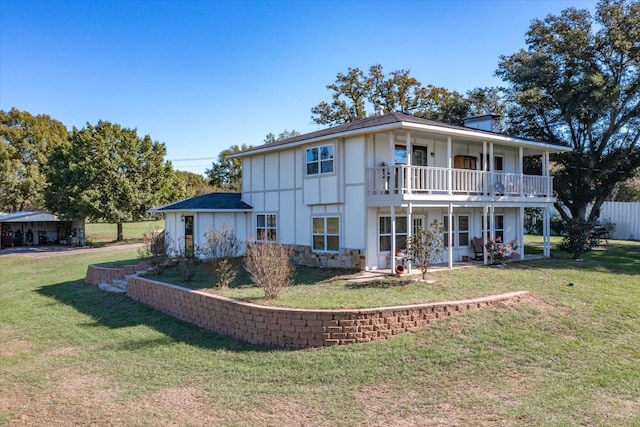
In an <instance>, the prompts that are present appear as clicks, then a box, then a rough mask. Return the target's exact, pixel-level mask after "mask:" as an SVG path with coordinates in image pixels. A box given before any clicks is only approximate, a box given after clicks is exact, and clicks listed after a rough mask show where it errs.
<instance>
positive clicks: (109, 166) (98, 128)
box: [45, 121, 173, 240]
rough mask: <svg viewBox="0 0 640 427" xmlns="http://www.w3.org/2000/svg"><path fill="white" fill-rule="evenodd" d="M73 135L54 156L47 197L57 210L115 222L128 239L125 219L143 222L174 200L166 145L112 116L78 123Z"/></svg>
mask: <svg viewBox="0 0 640 427" xmlns="http://www.w3.org/2000/svg"><path fill="white" fill-rule="evenodd" d="M69 140H70V144H69V145H68V146H66V147H60V148H58V149H56V150H55V151H54V153H53V154H52V156H51V158H50V160H49V164H50V168H49V173H48V178H49V183H50V185H49V187H48V188H47V191H46V192H45V200H46V204H47V207H48V208H49V209H50V210H51V211H52V212H55V213H57V214H59V215H61V216H62V217H64V218H69V219H81V218H86V219H88V220H90V221H106V222H109V223H115V224H117V239H118V240H122V238H123V236H122V223H123V222H125V221H140V220H142V219H144V218H145V217H146V216H147V215H148V214H147V210H148V209H149V208H151V207H153V206H156V205H158V204H161V203H164V202H167V201H168V200H164V199H163V195H164V194H166V191H164V190H165V189H166V183H167V180H170V179H172V177H173V169H172V165H171V163H170V162H166V161H165V160H164V157H165V154H166V149H165V146H164V144H161V143H158V142H154V141H152V140H151V137H150V136H149V135H146V136H144V137H142V138H141V137H139V136H138V134H137V131H136V130H135V129H128V128H123V127H121V126H120V125H118V124H112V123H109V122H106V121H99V122H98V124H97V125H95V126H93V125H91V124H87V126H86V127H85V128H83V129H80V130H78V129H76V128H74V129H73V131H72V133H71V136H70V138H69Z"/></svg>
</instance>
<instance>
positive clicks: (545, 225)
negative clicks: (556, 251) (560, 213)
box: [542, 206, 551, 257]
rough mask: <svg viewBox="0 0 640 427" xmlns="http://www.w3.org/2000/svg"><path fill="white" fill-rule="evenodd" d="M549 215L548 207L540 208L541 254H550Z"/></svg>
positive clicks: (547, 255)
mask: <svg viewBox="0 0 640 427" xmlns="http://www.w3.org/2000/svg"><path fill="white" fill-rule="evenodd" d="M550 231H551V216H550V215H549V207H548V206H545V208H544V209H543V210H542V255H544V256H545V257H549V256H551V240H550V237H549V236H550Z"/></svg>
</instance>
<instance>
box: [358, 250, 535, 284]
mask: <svg viewBox="0 0 640 427" xmlns="http://www.w3.org/2000/svg"><path fill="white" fill-rule="evenodd" d="M541 258H544V257H543V256H542V255H525V257H524V261H530V260H534V259H541ZM519 261H521V260H520V259H515V260H513V261H509V262H510V263H511V262H519ZM483 265H484V264H483V263H482V261H467V262H463V261H457V262H454V263H453V268H452V270H459V269H461V268H473V267H482V266H483ZM447 270H449V265H448V264H447V263H440V264H436V265H434V266H432V267H431V268H430V269H429V270H428V271H427V274H428V273H433V272H436V271H447ZM387 276H392V274H391V269H389V268H387V269H380V270H368V271H363V272H361V273H360V274H359V275H358V276H356V277H353V278H350V279H349V281H351V282H369V281H372V280H377V279H383V278H385V277H387ZM421 276H422V271H421V270H420V269H419V268H417V267H413V268H411V272H410V273H404V274H402V275H401V277H421Z"/></svg>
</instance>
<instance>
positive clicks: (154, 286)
mask: <svg viewBox="0 0 640 427" xmlns="http://www.w3.org/2000/svg"><path fill="white" fill-rule="evenodd" d="M527 293H528V292H512V293H507V294H502V295H495V296H489V297H484V298H476V299H470V300H462V301H450V302H439V303H430V304H417V305H406V306H397V307H385V308H375V309H365V310H307V309H293V308H279V307H268V306H262V305H256V304H249V303H245V302H241V301H237V300H233V299H229V298H225V297H221V296H217V295H212V294H210V293H207V292H203V291H197V290H192V289H187V288H183V287H180V286H175V285H170V284H166V283H162V282H157V281H154V280H150V279H146V278H142V277H139V276H133V277H131V278H129V285H128V290H127V294H128V295H129V296H130V297H131V298H133V299H134V300H136V301H139V302H141V303H143V304H147V305H150V306H151V307H154V308H156V309H158V310H160V311H163V312H165V313H167V314H170V315H172V316H174V317H176V318H178V319H181V320H183V321H185V322H189V323H193V324H195V325H198V326H200V327H202V328H204V329H207V330H209V331H213V332H216V333H219V334H222V335H226V336H230V337H234V338H237V339H239V340H243V341H247V342H250V343H252V344H258V345H265V346H274V347H281V348H291V349H299V348H306V347H322V346H330V345H337V344H352V343H359V342H367V341H371V340H376V339H383V338H388V337H391V336H394V335H398V334H401V333H403V332H407V331H411V330H413V329H417V328H422V327H424V326H426V325H428V324H429V323H431V322H433V321H435V320H438V319H442V318H446V317H448V316H451V315H455V314H461V313H465V312H468V311H471V310H478V309H482V308H486V307H492V306H502V305H504V304H505V303H509V302H514V301H518V300H520V299H521V298H523V297H524V296H525V295H526V294H527Z"/></svg>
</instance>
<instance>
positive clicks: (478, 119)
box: [462, 113, 502, 133]
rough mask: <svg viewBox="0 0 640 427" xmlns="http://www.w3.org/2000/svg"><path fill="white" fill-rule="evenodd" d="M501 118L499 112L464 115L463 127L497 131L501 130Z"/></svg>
mask: <svg viewBox="0 0 640 427" xmlns="http://www.w3.org/2000/svg"><path fill="white" fill-rule="evenodd" d="M501 118H502V116H500V115H499V114H496V113H487V114H483V115H481V116H470V117H465V118H464V119H462V120H464V125H465V127H468V128H472V129H479V130H488V131H490V132H497V133H499V132H500V131H501V129H500V119H501Z"/></svg>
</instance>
